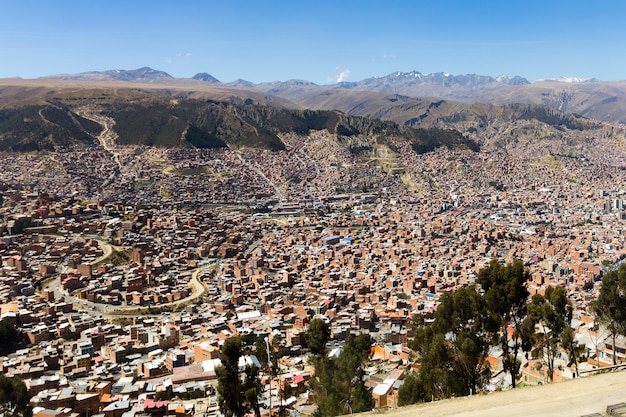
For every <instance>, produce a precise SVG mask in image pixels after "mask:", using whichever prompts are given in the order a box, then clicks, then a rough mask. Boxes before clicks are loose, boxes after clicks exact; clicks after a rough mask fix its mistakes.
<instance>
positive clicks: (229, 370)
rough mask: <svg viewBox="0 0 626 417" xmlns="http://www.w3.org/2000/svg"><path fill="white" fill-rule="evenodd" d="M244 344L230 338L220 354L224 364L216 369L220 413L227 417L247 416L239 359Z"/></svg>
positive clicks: (225, 342) (237, 339)
mask: <svg viewBox="0 0 626 417" xmlns="http://www.w3.org/2000/svg"><path fill="white" fill-rule="evenodd" d="M241 355H242V343H241V338H239V337H229V338H228V339H226V340H225V341H224V345H223V346H222V351H221V353H220V361H221V362H222V364H221V365H220V366H218V367H217V368H215V373H216V374H217V394H218V403H219V407H220V411H221V412H222V413H223V414H224V415H225V416H226V417H242V416H243V415H245V414H246V412H247V411H248V410H247V407H246V406H245V402H246V398H245V396H244V392H243V384H242V382H241V380H240V378H239V358H240V357H241Z"/></svg>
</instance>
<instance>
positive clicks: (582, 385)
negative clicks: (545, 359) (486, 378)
mask: <svg viewBox="0 0 626 417" xmlns="http://www.w3.org/2000/svg"><path fill="white" fill-rule="evenodd" d="M622 402H626V372H625V371H621V372H614V373H608V374H602V375H594V376H589V377H586V378H579V379H576V380H572V381H566V382H561V383H558V384H550V385H543V386H533V387H524V388H518V389H515V390H510V391H505V392H498V393H493V394H489V395H477V396H473V397H465V398H456V399H453V400H445V401H439V402H435V403H429V404H423V405H417V406H409V407H403V408H400V409H398V410H392V411H385V412H382V413H381V412H371V413H367V414H368V415H372V416H374V415H376V416H381V415H384V417H414V416H415V417H417V416H420V417H422V416H424V417H443V416H458V417H501V416H506V417H517V416H519V417H522V416H524V417H529V416H532V417H543V416H545V417H548V416H550V417H552V416H568V417H577V416H578V417H580V416H584V415H587V414H593V413H600V414H603V413H604V412H605V410H606V407H607V405H611V404H617V403H622Z"/></svg>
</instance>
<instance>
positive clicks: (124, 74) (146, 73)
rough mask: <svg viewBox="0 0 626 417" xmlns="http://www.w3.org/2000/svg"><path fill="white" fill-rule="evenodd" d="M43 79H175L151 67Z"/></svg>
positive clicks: (136, 80)
mask: <svg viewBox="0 0 626 417" xmlns="http://www.w3.org/2000/svg"><path fill="white" fill-rule="evenodd" d="M41 78H44V79H45V78H48V79H56V80H78V81H131V82H143V83H152V82H156V81H163V80H173V79H174V77H172V76H171V75H170V74H168V73H167V72H164V71H158V70H155V69H152V68H150V67H142V68H138V69H135V70H121V69H115V70H108V71H88V72H81V73H78V74H58V75H50V76H46V77H41Z"/></svg>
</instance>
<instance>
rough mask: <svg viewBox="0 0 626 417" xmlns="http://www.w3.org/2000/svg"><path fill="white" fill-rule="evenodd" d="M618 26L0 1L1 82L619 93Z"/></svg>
mask: <svg viewBox="0 0 626 417" xmlns="http://www.w3.org/2000/svg"><path fill="white" fill-rule="evenodd" d="M625 22H626V0H619V1H615V0H611V1H602V0H588V1H578V0H570V1H552V0H543V1H535V0H532V1H524V2H522V1H500V2H495V1H477V0H474V1H469V0H465V1H460V0H459V1H452V0H427V1H422V0H407V1H393V0H387V1H368V0H361V1H326V0H317V1H309V2H304V1H298V0H291V1H282V0H265V1H262V0H257V1H247V0H239V1H237V0H229V1H211V0H197V1H186V0H168V1H165V0H152V1H138V0H124V1H117V0H106V1H104V0H102V1H95V0H81V1H71V0H0V78H5V77H14V76H20V77H23V78H36V77H40V76H45V75H50V74H58V73H78V72H83V71H90V70H96V71H102V70H107V69H135V68H139V67H143V66H149V67H152V68H155V69H159V70H163V71H166V72H168V73H169V74H171V75H173V76H175V77H192V76H193V75H194V74H196V73H198V72H208V73H209V74H211V75H213V76H215V77H216V78H218V79H219V80H221V81H224V82H229V81H233V80H235V79H237V78H243V79H246V80H249V81H253V82H262V81H275V80H280V81H285V80H288V79H294V78H295V79H305V80H310V81H313V82H315V83H318V84H329V83H334V82H336V81H338V80H343V81H358V80H361V79H364V78H369V77H372V76H383V75H387V74H389V73H392V72H394V71H403V72H408V71H411V70H417V71H420V72H422V73H431V72H447V73H451V74H455V75H458V74H470V73H476V74H481V75H491V76H497V75H500V74H507V75H509V76H513V75H521V76H523V77H525V78H527V79H529V80H530V81H535V80H537V79H541V78H552V77H558V76H573V77H585V78H587V77H596V78H599V79H601V80H616V79H620V80H623V79H626V24H625Z"/></svg>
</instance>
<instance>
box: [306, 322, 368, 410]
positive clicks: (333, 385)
mask: <svg viewBox="0 0 626 417" xmlns="http://www.w3.org/2000/svg"><path fill="white" fill-rule="evenodd" d="M371 345H372V340H371V338H370V336H369V335H366V334H360V335H358V336H356V337H354V336H352V335H350V336H348V338H347V339H346V341H345V343H344V345H343V348H342V349H341V353H340V354H339V356H338V357H337V358H336V359H330V358H328V356H326V355H316V356H314V357H313V358H312V362H313V364H314V366H315V377H314V378H311V379H310V380H309V386H310V387H311V391H312V394H313V398H314V401H315V403H316V404H317V406H318V408H317V414H318V415H319V416H336V415H340V414H346V413H348V412H350V411H352V412H355V413H359V412H363V411H369V410H371V409H372V408H373V407H374V399H373V398H372V394H371V391H370V390H369V389H368V388H367V387H366V386H365V381H364V376H365V372H364V371H363V366H364V364H365V363H366V362H367V360H368V359H369V354H370V349H371Z"/></svg>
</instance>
